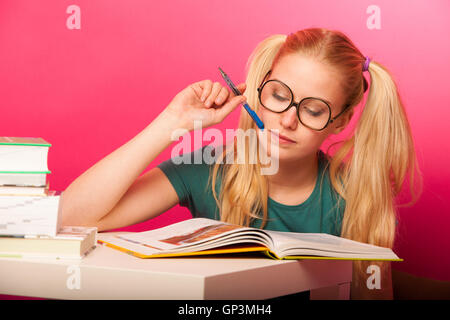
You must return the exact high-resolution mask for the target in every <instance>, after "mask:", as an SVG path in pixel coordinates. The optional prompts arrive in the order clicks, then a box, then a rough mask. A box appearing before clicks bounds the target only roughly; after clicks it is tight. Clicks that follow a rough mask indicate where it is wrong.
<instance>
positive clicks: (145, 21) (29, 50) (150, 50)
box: [0, 0, 450, 280]
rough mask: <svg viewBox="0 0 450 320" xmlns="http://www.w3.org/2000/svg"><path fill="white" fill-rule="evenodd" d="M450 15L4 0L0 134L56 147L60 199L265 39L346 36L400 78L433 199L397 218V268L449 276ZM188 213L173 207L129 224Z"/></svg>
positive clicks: (381, 1) (333, 5) (437, 8)
mask: <svg viewBox="0 0 450 320" xmlns="http://www.w3.org/2000/svg"><path fill="white" fill-rule="evenodd" d="M72 4H76V5H78V6H79V7H80V8H81V29H80V30H69V29H68V28H67V27H66V20H67V18H68V17H69V14H67V13H66V9H67V7H68V6H69V5H72ZM372 4H375V5H377V6H379V7H380V9H381V29H380V30H369V29H368V28H367V26H366V20H367V19H368V17H369V16H370V14H368V13H366V9H367V7H368V6H369V5H372ZM449 18H450V2H449V1H447V0H440V1H438V0H433V1H425V0H423V1H414V0H397V1H387V0H376V1H372V0H370V1H366V0H361V1H353V0H345V1H331V0H330V1H326V0H320V1H317V0H315V1H298V0H290V1H286V0H283V1H273V0H270V1H269V0H251V1H249V0H247V1H211V0H197V1H185V0H172V1H144V0H140V1H137V0H135V1H125V0H120V1H119V0H96V1H92V0H70V1H66V0H54V1H33V0H29V1H25V0H2V1H0V99H1V100H0V103H1V118H0V121H1V131H0V135H1V136H34V137H43V138H45V139H46V140H48V141H49V142H51V143H52V148H51V149H50V153H49V167H50V170H51V171H52V174H51V176H50V183H51V187H52V189H54V190H64V189H65V188H66V187H67V186H68V185H69V184H70V182H71V181H72V180H74V179H75V178H76V177H78V176H79V175H80V174H81V173H82V172H84V171H85V170H86V169H88V168H89V167H90V166H92V165H93V164H94V163H95V162H97V161H99V160H100V159H101V158H103V157H104V156H106V155H107V154H109V153H110V152H112V151H113V150H115V149H116V148H118V147H119V146H121V145H122V144H124V143H125V142H127V141H128V140H130V139H131V138H132V137H134V136H135V135H136V134H138V133H139V132H140V131H141V130H142V129H143V128H144V127H145V126H147V125H148V124H149V123H150V122H151V121H152V119H154V118H155V117H156V115H157V114H159V113H160V112H161V111H162V110H163V108H165V106H166V105H167V104H168V103H169V102H170V101H171V99H172V98H173V96H174V95H175V94H176V93H177V92H179V91H180V90H181V89H183V88H184V87H186V86H187V85H188V84H190V83H192V82H195V81H199V80H202V79H212V80H213V81H221V79H220V77H219V73H218V71H217V67H218V66H219V65H220V66H221V67H223V69H224V70H225V71H226V72H227V73H228V74H229V75H230V76H231V77H232V78H233V79H234V80H235V82H241V81H243V80H244V74H245V73H244V67H245V64H246V61H247V58H248V56H249V54H250V53H251V51H252V50H253V48H254V47H255V46H256V44H257V43H258V42H259V41H261V40H262V39H263V38H265V37H266V36H268V35H270V34H275V33H283V34H288V33H290V32H293V31H296V30H298V29H302V28H307V27H326V28H331V29H338V30H341V31H343V32H344V33H346V34H347V35H348V36H349V37H350V38H351V39H352V40H353V41H354V42H355V43H356V45H357V46H358V47H359V48H360V50H361V51H362V52H363V53H365V54H367V55H369V56H371V57H373V58H374V59H375V60H376V61H378V62H380V63H382V64H384V65H385V66H386V67H387V68H388V69H389V70H391V72H392V73H393V75H394V77H395V79H396V81H397V83H398V86H399V90H400V93H401V95H402V98H403V101H404V103H405V105H406V109H407V112H408V114H409V118H410V122H411V126H412V129H413V132H414V139H415V142H416V147H417V152H418V159H419V164H420V167H421V170H422V172H423V176H424V192H423V194H422V197H421V198H420V200H419V202H418V203H417V204H416V205H415V206H413V207H410V208H402V209H400V219H399V220H400V225H399V236H398V241H397V243H396V248H395V251H396V252H397V254H398V255H399V256H400V257H402V258H403V259H404V260H405V261H404V262H401V263H398V262H397V263H394V264H393V267H394V268H396V269H399V270H402V271H406V272H410V273H413V274H415V275H418V276H424V277H430V278H434V279H439V280H450V272H449V270H450V257H449V252H450V241H449V236H448V232H449V229H450V228H449V226H450V217H449V212H450V210H449V204H448V202H447V199H448V198H450V189H449V188H448V184H447V181H448V180H449V176H450V169H449V162H450V161H449V160H450V156H449V150H448V142H447V136H448V135H449V133H450V130H449V129H448V128H449V125H448V118H449V116H450V111H449V109H448V106H449V101H450V92H449V88H448V82H447V77H448V74H449V73H450V66H449V63H448V61H449V58H450V44H449V41H448V34H449V32H450V19H449ZM238 116H239V111H238V110H236V111H234V112H233V113H232V114H231V115H230V116H229V117H228V118H227V119H226V120H225V121H224V122H223V123H222V124H220V125H218V126H217V128H220V129H222V130H223V129H224V128H235V127H236V125H237V120H238ZM170 150H171V148H168V149H167V150H166V151H165V152H163V153H162V154H161V155H160V156H159V157H158V158H157V159H156V160H155V161H154V162H153V163H152V164H150V165H149V167H148V169H150V168H152V167H154V166H156V165H157V164H158V163H160V162H161V161H163V160H165V159H168V158H169V157H170ZM111 174H113V173H111ZM189 217H190V213H189V212H188V210H187V209H186V208H182V207H179V206H176V207H174V208H173V209H171V210H170V211H169V212H167V213H164V214H163V215H161V216H160V217H158V218H156V219H154V220H152V221H148V222H145V223H142V224H139V225H136V226H132V227H128V228H125V229H126V230H133V231H141V230H146V229H151V228H155V227H160V226H163V225H166V224H169V223H172V222H175V221H179V220H181V219H186V218H189Z"/></svg>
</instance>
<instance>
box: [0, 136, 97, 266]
mask: <svg viewBox="0 0 450 320" xmlns="http://www.w3.org/2000/svg"><path fill="white" fill-rule="evenodd" d="M50 147H51V144H50V143H48V142H47V141H45V140H44V139H42V138H18V137H0V256H5V255H6V256H40V257H44V256H51V257H59V258H75V257H82V256H83V255H84V254H86V253H87V252H88V251H89V250H90V249H91V248H92V247H93V246H95V243H96V239H95V238H96V233H97V230H96V228H83V227H62V226H61V210H60V206H59V204H60V197H61V195H60V192H56V191H54V190H49V182H48V174H49V173H51V172H50V171H49V169H48V164H47V162H48V152H49V148H50Z"/></svg>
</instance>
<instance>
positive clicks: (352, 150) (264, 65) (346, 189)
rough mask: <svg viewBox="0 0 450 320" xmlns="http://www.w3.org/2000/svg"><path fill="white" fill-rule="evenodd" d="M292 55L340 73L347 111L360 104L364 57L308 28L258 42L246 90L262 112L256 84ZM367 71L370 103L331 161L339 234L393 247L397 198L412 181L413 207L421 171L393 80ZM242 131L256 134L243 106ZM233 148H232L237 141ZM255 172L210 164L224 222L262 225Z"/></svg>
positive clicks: (263, 186)
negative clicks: (340, 209) (340, 212)
mask: <svg viewBox="0 0 450 320" xmlns="http://www.w3.org/2000/svg"><path fill="white" fill-rule="evenodd" d="M291 53H302V54H306V55H309V56H312V57H315V58H318V59H320V61H322V62H323V63H326V64H329V65H330V66H332V67H334V68H335V69H336V70H337V71H338V72H339V73H340V74H341V75H342V78H341V79H343V80H342V82H341V86H342V89H343V92H344V93H345V94H346V101H345V104H344V105H347V104H348V105H349V106H350V107H349V108H348V110H350V109H352V108H354V107H355V106H357V105H358V104H359V103H360V102H361V101H362V99H363V96H364V92H365V90H366V89H367V87H368V83H367V81H366V79H365V77H364V76H363V71H362V66H363V64H364V61H365V57H364V55H363V54H362V53H361V52H360V51H359V50H358V49H357V48H356V46H355V45H354V44H353V43H352V42H351V40H350V39H349V38H348V37H347V36H345V35H344V34H343V33H341V32H339V31H331V30H326V29H321V28H313V29H305V30H300V31H298V32H296V33H292V34H290V35H289V36H286V35H273V36H270V37H268V38H266V39H265V40H263V41H262V42H261V43H259V44H258V46H257V47H256V49H255V50H254V52H253V53H252V55H251V56H250V59H249V64H248V73H247V79H246V84H247V89H246V93H245V95H246V96H247V100H248V102H249V104H250V105H251V106H254V107H255V109H258V108H259V107H260V104H259V101H258V96H257V87H258V86H259V85H260V83H261V81H262V80H263V77H264V76H265V75H266V73H267V72H268V71H269V70H271V69H272V68H273V66H274V65H275V64H276V63H277V61H278V59H280V58H281V57H283V56H284V55H287V54H291ZM368 71H369V74H370V80H371V81H370V86H369V93H368V97H367V101H366V103H365V105H364V107H363V110H362V113H361V116H360V118H359V120H358V122H357V125H356V128H355V130H354V131H353V132H352V134H351V136H350V137H349V138H347V139H346V140H345V141H343V142H342V143H336V144H333V145H332V146H337V145H341V146H340V148H339V149H338V150H337V151H336V152H335V153H334V155H333V156H329V159H330V162H329V174H330V181H331V183H332V185H333V187H334V189H335V190H336V191H337V192H338V193H339V195H340V196H341V197H342V199H344V200H345V203H346V205H345V211H344V217H343V221H342V230H341V236H342V237H345V238H349V239H353V240H357V241H361V242H365V243H370V244H374V245H378V246H383V247H389V248H392V247H393V244H394V238H395V229H396V210H395V198H396V196H397V195H398V193H399V192H400V190H401V189H402V186H403V184H404V181H405V178H406V177H409V182H410V186H411V189H410V191H411V194H412V198H413V202H414V201H415V200H416V199H417V196H418V195H417V193H416V192H415V191H414V188H413V186H414V182H415V176H416V175H417V173H418V166H417V161H416V155H415V150H414V142H413V138H412V134H411V129H410V126H409V123H408V119H407V116H406V113H405V109H404V106H403V103H402V101H401V99H400V96H399V93H398V90H397V86H396V84H395V82H394V81H393V79H392V76H391V75H390V73H389V71H388V70H387V69H386V68H385V67H383V66H382V65H381V64H380V63H378V62H376V61H373V60H372V61H371V62H370V65H369V69H368ZM239 128H241V129H243V130H247V129H256V126H255V123H254V122H253V120H252V119H251V118H250V117H249V115H248V114H247V113H246V111H245V110H244V109H243V111H242V112H241V115H240V121H239ZM233 147H234V148H237V145H236V143H234V146H233ZM248 149H249V148H246V149H245V152H247V153H248V151H249V150H248ZM224 154H225V152H224V153H223V154H222V156H224ZM247 156H248V155H247ZM260 167H261V165H260V164H259V163H256V164H250V163H245V164H215V165H214V167H213V169H212V174H211V178H212V183H213V185H216V182H217V175H218V174H219V173H220V174H221V181H222V184H221V190H220V195H219V197H217V194H216V191H215V188H213V195H214V198H215V200H216V202H217V205H218V207H219V209H220V216H221V220H222V221H227V222H231V223H236V224H240V225H246V226H248V225H249V224H250V223H251V222H252V221H253V219H262V224H261V228H263V227H264V225H265V223H266V222H267V200H268V184H267V180H266V177H265V176H262V175H261V174H260V171H259V170H260ZM416 181H417V180H416ZM261 212H262V214H261Z"/></svg>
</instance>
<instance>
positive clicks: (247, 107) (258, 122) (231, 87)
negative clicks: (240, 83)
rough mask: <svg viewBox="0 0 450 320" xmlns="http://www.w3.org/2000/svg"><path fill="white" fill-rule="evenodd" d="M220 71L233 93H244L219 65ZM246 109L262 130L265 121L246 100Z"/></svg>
mask: <svg viewBox="0 0 450 320" xmlns="http://www.w3.org/2000/svg"><path fill="white" fill-rule="evenodd" d="M219 70H220V73H221V74H222V77H223V79H224V80H225V82H226V83H227V85H228V86H229V87H230V89H231V90H232V91H233V93H234V94H235V95H237V96H240V95H242V93H241V92H240V91H239V90H238V88H236V86H235V85H234V83H233V82H232V81H231V80H230V78H229V77H228V76H227V74H226V73H225V72H223V70H222V69H221V68H220V67H219ZM243 106H244V108H245V110H247V112H248V114H249V115H250V117H252V119H253V120H254V121H255V122H256V125H257V126H258V128H260V129H261V130H264V123H263V122H262V121H261V119H259V117H258V116H257V115H256V113H255V111H253V110H252V109H250V106H249V105H248V104H247V102H245V103H244V104H243Z"/></svg>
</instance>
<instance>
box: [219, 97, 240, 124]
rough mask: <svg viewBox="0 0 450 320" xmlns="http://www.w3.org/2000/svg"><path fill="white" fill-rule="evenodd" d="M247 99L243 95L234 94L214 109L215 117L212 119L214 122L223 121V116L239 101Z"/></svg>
mask: <svg viewBox="0 0 450 320" xmlns="http://www.w3.org/2000/svg"><path fill="white" fill-rule="evenodd" d="M246 100H247V99H246V98H245V96H235V97H233V98H232V99H230V101H228V102H227V103H225V104H224V105H223V106H222V107H221V108H220V109H216V110H217V111H216V113H215V116H214V117H215V119H214V121H215V122H216V123H220V122H222V121H223V119H225V117H226V116H227V115H228V114H229V113H230V112H231V111H233V110H234V109H236V107H237V106H238V105H240V104H241V103H243V102H244V101H246Z"/></svg>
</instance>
